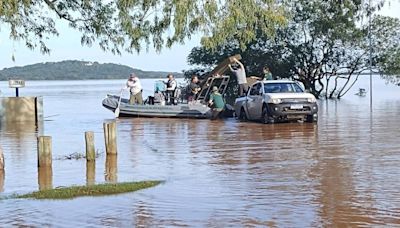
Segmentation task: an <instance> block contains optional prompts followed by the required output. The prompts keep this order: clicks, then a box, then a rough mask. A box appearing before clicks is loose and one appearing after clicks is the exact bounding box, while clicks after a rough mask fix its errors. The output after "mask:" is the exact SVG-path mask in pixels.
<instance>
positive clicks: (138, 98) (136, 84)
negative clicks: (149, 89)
mask: <svg viewBox="0 0 400 228" xmlns="http://www.w3.org/2000/svg"><path fill="white" fill-rule="evenodd" d="M126 88H127V89H129V92H130V94H131V96H130V99H129V104H131V105H133V104H139V105H141V104H143V97H142V92H143V89H142V84H141V83H140V80H139V78H138V77H137V76H136V74H135V73H131V74H130V76H129V79H128V81H127V82H126Z"/></svg>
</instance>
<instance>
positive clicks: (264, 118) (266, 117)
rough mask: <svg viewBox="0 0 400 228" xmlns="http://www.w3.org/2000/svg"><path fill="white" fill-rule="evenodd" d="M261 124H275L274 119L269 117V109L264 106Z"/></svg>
mask: <svg viewBox="0 0 400 228" xmlns="http://www.w3.org/2000/svg"><path fill="white" fill-rule="evenodd" d="M261 122H262V123H263V124H270V123H274V122H275V120H274V118H273V117H271V116H270V115H269V113H268V108H267V106H265V105H264V106H263V110H262V117H261Z"/></svg>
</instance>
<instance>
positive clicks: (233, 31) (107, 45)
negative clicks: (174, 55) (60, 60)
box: [0, 0, 286, 53]
mask: <svg viewBox="0 0 400 228" xmlns="http://www.w3.org/2000/svg"><path fill="white" fill-rule="evenodd" d="M284 9H285V8H284V6H283V4H282V1H279V0H245V1H236V0H225V1H219V0H201V1H193V0H164V1H159V0H109V1H103V0H44V1H41V0H2V1H0V24H1V25H2V27H3V26H7V27H9V28H10V31H11V32H10V38H11V39H12V40H21V41H23V42H25V44H26V46H27V47H29V48H31V49H34V48H37V47H39V49H40V51H41V52H42V53H48V52H49V51H50V50H49V48H48V47H47V45H46V39H48V38H49V37H50V36H53V35H55V36H57V35H59V33H58V30H57V28H56V24H57V23H58V22H59V21H65V22H68V23H69V25H70V26H71V27H72V28H74V29H76V30H77V31H79V32H80V33H81V34H82V38H81V43H82V45H89V46H90V45H92V44H93V43H95V42H98V44H99V45H100V47H101V48H102V49H104V50H107V51H111V52H113V53H120V52H121V51H122V50H126V51H129V52H131V51H140V50H141V49H142V48H143V46H145V47H146V48H149V46H150V44H153V46H154V47H155V49H156V50H157V51H160V50H161V49H162V48H163V47H171V46H172V45H173V44H175V43H184V42H185V40H186V39H187V38H191V36H193V35H197V34H200V35H202V44H203V45H204V46H206V47H208V48H215V47H216V46H218V45H220V44H222V43H223V42H225V41H226V40H229V39H231V38H232V37H234V36H235V37H238V38H240V45H241V46H242V47H245V46H246V44H248V43H249V42H251V41H252V40H254V38H255V33H254V31H255V30H258V31H260V32H261V33H262V34H263V35H272V34H273V33H274V31H275V28H276V27H277V26H281V25H283V24H285V22H286V20H285V16H286V15H285V11H284Z"/></svg>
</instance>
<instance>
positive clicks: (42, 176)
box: [38, 166, 53, 191]
mask: <svg viewBox="0 0 400 228" xmlns="http://www.w3.org/2000/svg"><path fill="white" fill-rule="evenodd" d="M38 184H39V190H40V191H41V190H49V189H52V188H53V169H52V167H51V166H50V167H38Z"/></svg>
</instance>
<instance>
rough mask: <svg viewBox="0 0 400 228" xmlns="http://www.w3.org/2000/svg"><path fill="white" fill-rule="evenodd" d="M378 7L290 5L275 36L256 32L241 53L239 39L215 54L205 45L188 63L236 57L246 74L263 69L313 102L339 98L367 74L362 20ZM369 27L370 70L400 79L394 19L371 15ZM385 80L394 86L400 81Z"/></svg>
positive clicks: (399, 26)
mask: <svg viewBox="0 0 400 228" xmlns="http://www.w3.org/2000/svg"><path fill="white" fill-rule="evenodd" d="M379 7H381V2H380V3H379V4H378V5H376V6H375V8H372V7H371V8H369V7H368V6H365V5H364V3H363V2H362V1H357V0H343V1H333V0H332V1H319V0H311V1H310V0H296V1H292V2H291V3H290V9H291V10H290V11H291V12H292V15H291V17H290V18H289V23H288V26H287V27H284V28H279V29H278V30H277V32H276V36H275V37H273V38H271V37H266V36H263V35H262V33H261V32H260V33H257V37H256V40H254V41H252V42H250V43H248V44H247V48H246V49H242V48H241V47H240V41H239V40H230V41H229V42H225V44H224V45H220V46H218V47H217V48H216V50H215V51H214V52H210V51H209V50H207V48H206V47H204V46H203V47H199V48H194V49H193V50H192V52H191V53H190V55H189V57H188V61H189V63H190V64H193V65H199V66H204V67H208V68H209V67H211V66H213V65H214V64H216V63H218V62H220V61H221V60H222V59H224V58H226V57H227V56H231V55H233V54H241V55H242V62H243V63H244V64H245V65H246V68H247V69H246V70H247V72H248V75H261V74H262V68H263V66H265V65H266V66H269V68H270V69H271V72H272V73H273V75H275V76H278V77H281V78H287V77H289V78H293V79H295V80H298V81H301V82H303V83H304V85H305V86H306V88H307V89H309V90H310V91H311V92H312V93H313V94H314V95H316V96H317V97H320V96H325V97H326V98H340V97H342V96H343V95H345V94H346V93H347V92H348V91H349V89H350V88H351V87H352V86H353V85H354V83H355V81H356V80H357V79H358V77H359V75H361V74H363V73H366V71H367V70H368V69H369V62H370V61H369V47H370V46H369V39H368V36H369V34H368V23H365V19H366V17H367V16H368V15H369V14H370V13H371V12H372V11H373V10H377V9H378V8H379ZM366 8H367V9H370V10H366ZM367 22H368V21H367ZM371 28H372V29H371V36H372V40H373V42H372V48H373V52H372V60H373V62H372V64H373V70H375V71H377V72H383V73H385V74H390V75H400V71H399V67H398V66H399V64H398V63H399V59H400V57H398V55H399V53H400V49H399V39H400V23H399V20H398V19H396V18H390V17H383V16H379V15H376V16H375V17H374V18H373V20H372V21H371ZM388 79H389V80H391V81H393V82H397V83H398V80H399V77H396V76H392V77H388Z"/></svg>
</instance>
